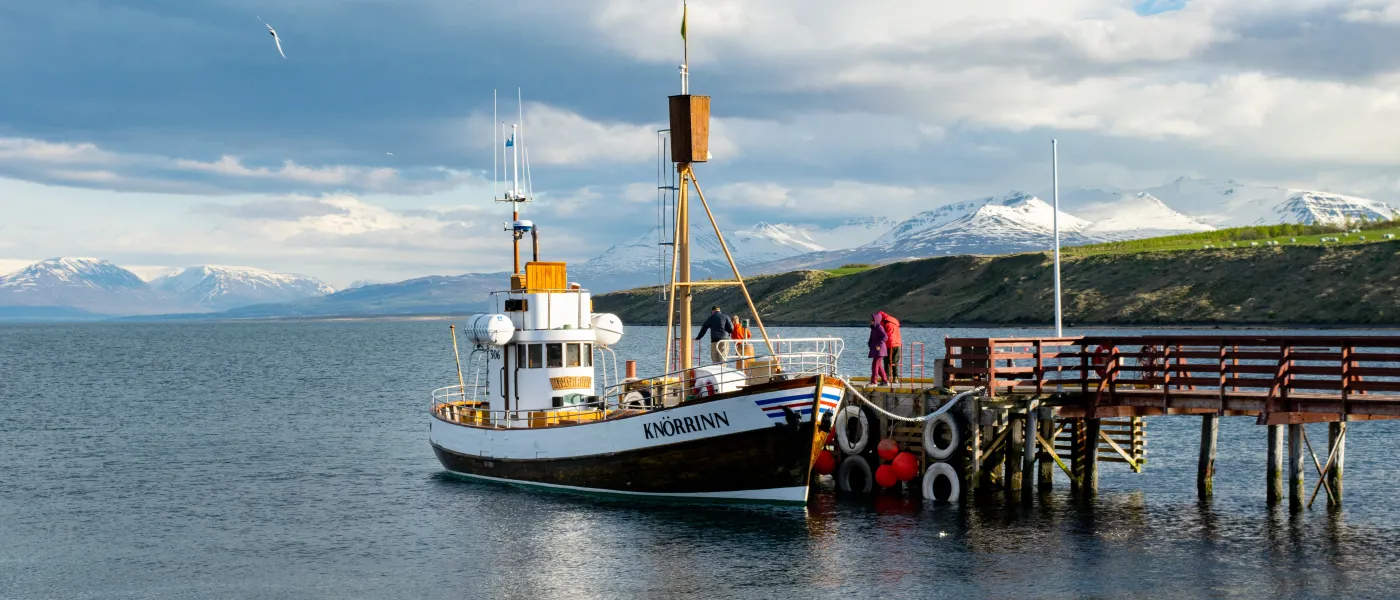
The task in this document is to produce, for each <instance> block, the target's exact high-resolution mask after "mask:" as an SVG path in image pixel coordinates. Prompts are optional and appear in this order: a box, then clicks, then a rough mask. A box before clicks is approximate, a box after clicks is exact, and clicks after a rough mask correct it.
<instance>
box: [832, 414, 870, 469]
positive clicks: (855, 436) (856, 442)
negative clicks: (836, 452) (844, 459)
mask: <svg viewBox="0 0 1400 600" xmlns="http://www.w3.org/2000/svg"><path fill="white" fill-rule="evenodd" d="M852 427H854V428H855V429H856V431H857V432H856V433H852V432H851V428H852ZM871 431H874V428H872V427H871V426H870V418H869V417H867V416H866V414H865V411H864V410H861V407H859V406H854V405H850V404H847V405H846V406H845V407H844V408H842V409H841V413H840V414H838V415H836V445H837V446H838V447H840V448H841V453H842V454H845V455H846V456H855V455H857V454H860V453H861V452H865V449H866V447H868V446H872V445H873V444H871V440H870V432H871Z"/></svg>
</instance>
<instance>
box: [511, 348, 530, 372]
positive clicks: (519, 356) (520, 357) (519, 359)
mask: <svg viewBox="0 0 1400 600" xmlns="http://www.w3.org/2000/svg"><path fill="white" fill-rule="evenodd" d="M512 348H513V349H514V350H515V368H517V369H524V368H525V367H526V366H527V364H528V363H526V362H525V346H514V347H512V346H506V349H507V350H510V349H512Z"/></svg>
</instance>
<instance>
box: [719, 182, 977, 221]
mask: <svg viewBox="0 0 1400 600" xmlns="http://www.w3.org/2000/svg"><path fill="white" fill-rule="evenodd" d="M709 195H710V196H711V197H712V202H713V204H712V205H711V206H712V207H718V208H723V209H725V210H727V211H734V212H737V211H745V212H750V213H758V214H764V213H766V214H765V215H764V217H763V218H767V219H769V220H775V221H798V222H805V221H804V220H826V221H833V220H840V219H846V218H850V217H862V216H881V217H896V218H898V217H904V216H908V215H911V214H913V213H916V212H919V211H921V210H927V209H928V208H932V207H934V206H937V205H941V204H945V203H947V202H949V201H952V200H955V199H957V197H956V196H953V195H950V194H949V193H948V192H945V191H943V190H940V189H938V188H933V187H913V186H898V185H885V184H878V183H866V182H862V181H853V180H836V181H832V182H831V183H829V184H825V185H811V186H789V185H784V184H781V183H776V182H741V183H730V184H725V185H721V186H719V187H717V188H715V189H714V191H713V192H712V193H711V194H709Z"/></svg>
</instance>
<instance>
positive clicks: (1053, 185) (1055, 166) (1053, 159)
mask: <svg viewBox="0 0 1400 600" xmlns="http://www.w3.org/2000/svg"><path fill="white" fill-rule="evenodd" d="M1050 195H1051V198H1053V202H1054V211H1055V215H1054V217H1053V221H1052V222H1053V223H1054V227H1055V337H1064V335H1065V330H1064V327H1063V326H1062V321H1061V319H1060V145H1059V141H1057V140H1055V139H1054V138H1051V139H1050Z"/></svg>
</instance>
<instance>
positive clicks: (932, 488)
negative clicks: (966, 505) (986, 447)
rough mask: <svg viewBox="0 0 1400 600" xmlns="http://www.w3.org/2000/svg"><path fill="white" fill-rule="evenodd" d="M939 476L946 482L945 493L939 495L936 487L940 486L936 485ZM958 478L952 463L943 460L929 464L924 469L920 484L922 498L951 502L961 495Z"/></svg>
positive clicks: (960, 483) (960, 484)
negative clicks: (921, 483)
mask: <svg viewBox="0 0 1400 600" xmlns="http://www.w3.org/2000/svg"><path fill="white" fill-rule="evenodd" d="M940 478H942V479H945V480H947V482H948V483H947V486H948V489H947V493H946V494H942V495H941V497H940V494H939V491H940V490H939V489H938V488H939V487H940V486H938V485H937V483H938V480H939V479H940ZM959 479H960V478H959V477H958V470H957V469H954V468H953V465H950V464H948V463H945V462H936V463H933V464H931V465H929V466H928V470H926V471H924V480H923V485H922V487H923V491H924V499H925V500H933V501H934V502H952V501H953V500H954V499H956V498H959V497H961V495H962V482H961V481H960V480H959Z"/></svg>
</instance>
